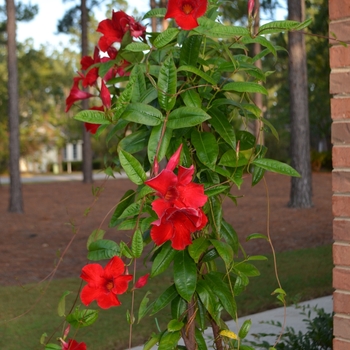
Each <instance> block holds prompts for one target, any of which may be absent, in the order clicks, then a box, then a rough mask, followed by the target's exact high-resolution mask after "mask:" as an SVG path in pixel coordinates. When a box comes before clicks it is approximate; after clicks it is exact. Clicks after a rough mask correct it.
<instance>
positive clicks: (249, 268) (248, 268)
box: [234, 262, 260, 277]
mask: <svg viewBox="0 0 350 350" xmlns="http://www.w3.org/2000/svg"><path fill="white" fill-rule="evenodd" d="M234 269H235V270H236V271H239V272H241V273H243V274H245V275H246V276H248V277H256V276H260V272H259V270H258V269H257V268H256V267H255V266H254V265H252V264H249V263H245V262H242V263H238V264H236V265H235V266H234Z"/></svg>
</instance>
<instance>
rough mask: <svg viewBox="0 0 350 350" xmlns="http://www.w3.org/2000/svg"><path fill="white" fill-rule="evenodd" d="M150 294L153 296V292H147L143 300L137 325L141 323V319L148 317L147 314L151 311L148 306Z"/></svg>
mask: <svg viewBox="0 0 350 350" xmlns="http://www.w3.org/2000/svg"><path fill="white" fill-rule="evenodd" d="M150 294H151V292H150V291H147V292H146V294H145V296H144V297H143V298H142V300H141V302H140V306H139V312H138V320H137V323H139V322H140V321H141V319H143V318H144V317H145V316H146V315H147V313H148V312H149V311H150V310H149V306H148V302H149V297H148V296H149V295H150Z"/></svg>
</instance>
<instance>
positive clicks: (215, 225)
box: [207, 197, 222, 235]
mask: <svg viewBox="0 0 350 350" xmlns="http://www.w3.org/2000/svg"><path fill="white" fill-rule="evenodd" d="M207 205H208V206H209V208H210V209H209V222H210V224H211V227H212V229H213V231H214V232H215V233H217V234H218V235H220V228H221V220H222V205H221V202H220V200H219V199H218V198H217V197H210V198H208V202H207Z"/></svg>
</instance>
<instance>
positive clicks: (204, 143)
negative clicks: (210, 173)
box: [191, 129, 219, 170]
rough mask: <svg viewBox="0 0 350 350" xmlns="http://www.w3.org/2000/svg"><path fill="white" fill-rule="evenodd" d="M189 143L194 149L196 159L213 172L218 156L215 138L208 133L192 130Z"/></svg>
mask: <svg viewBox="0 0 350 350" xmlns="http://www.w3.org/2000/svg"><path fill="white" fill-rule="evenodd" d="M191 142H192V144H193V146H194V148H195V149H196V155H197V157H198V159H199V160H200V161H201V162H202V163H203V164H204V165H206V166H207V167H208V168H210V169H212V170H213V169H214V168H215V163H216V160H217V158H218V155H219V145H218V143H217V142H216V139H215V136H214V135H213V134H212V133H210V132H200V131H198V130H197V129H194V130H193V131H192V134H191Z"/></svg>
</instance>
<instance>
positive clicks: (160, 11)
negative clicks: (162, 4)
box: [143, 8, 166, 19]
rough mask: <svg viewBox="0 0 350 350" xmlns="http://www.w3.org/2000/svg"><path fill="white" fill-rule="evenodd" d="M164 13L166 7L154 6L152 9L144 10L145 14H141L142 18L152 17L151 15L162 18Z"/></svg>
mask: <svg viewBox="0 0 350 350" xmlns="http://www.w3.org/2000/svg"><path fill="white" fill-rule="evenodd" d="M165 14H166V8H155V9H153V10H150V11H148V12H146V14H145V15H144V16H143V19H146V18H152V17H158V18H164V16H165Z"/></svg>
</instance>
